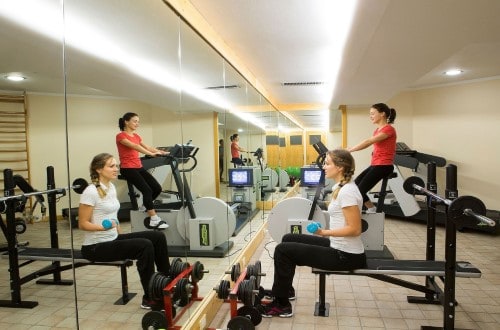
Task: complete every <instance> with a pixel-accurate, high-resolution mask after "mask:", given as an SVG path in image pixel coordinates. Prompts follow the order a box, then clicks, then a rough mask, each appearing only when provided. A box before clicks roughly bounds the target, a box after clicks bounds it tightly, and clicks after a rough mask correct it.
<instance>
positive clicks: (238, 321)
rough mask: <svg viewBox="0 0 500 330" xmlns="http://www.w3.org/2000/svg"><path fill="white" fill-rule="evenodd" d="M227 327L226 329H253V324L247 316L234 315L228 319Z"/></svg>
mask: <svg viewBox="0 0 500 330" xmlns="http://www.w3.org/2000/svg"><path fill="white" fill-rule="evenodd" d="M227 328H228V330H254V329H255V326H254V325H253V323H252V321H251V320H250V319H249V318H246V317H244V316H236V317H233V318H232V319H231V320H229V322H228V323H227Z"/></svg>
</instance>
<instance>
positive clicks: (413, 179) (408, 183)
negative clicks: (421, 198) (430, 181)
mask: <svg viewBox="0 0 500 330" xmlns="http://www.w3.org/2000/svg"><path fill="white" fill-rule="evenodd" d="M413 185H417V186H420V187H422V188H425V182H424V180H422V178H419V177H418V176H410V177H408V178H407V179H406V180H405V181H404V182H403V189H404V190H405V191H406V192H407V193H408V194H410V195H418V194H419V191H418V190H417V189H415V188H413Z"/></svg>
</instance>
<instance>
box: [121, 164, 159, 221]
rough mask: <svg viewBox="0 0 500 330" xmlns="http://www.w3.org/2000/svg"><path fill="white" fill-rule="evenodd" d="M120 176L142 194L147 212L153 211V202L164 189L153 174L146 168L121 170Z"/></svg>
mask: <svg viewBox="0 0 500 330" xmlns="http://www.w3.org/2000/svg"><path fill="white" fill-rule="evenodd" d="M120 174H121V175H122V176H123V177H124V178H125V179H126V180H127V181H128V182H130V183H132V184H133V185H134V186H135V187H136V188H137V189H139V191H140V192H141V193H142V203H143V204H144V207H145V208H146V210H148V211H149V210H153V209H154V208H155V207H154V203H153V201H154V200H155V199H156V197H158V196H159V195H160V193H161V191H162V188H161V185H160V184H159V183H158V181H156V179H155V178H154V177H153V176H152V175H151V173H149V172H148V171H146V170H145V169H144V168H121V169H120ZM139 206H140V205H139Z"/></svg>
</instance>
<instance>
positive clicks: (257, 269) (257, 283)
mask: <svg viewBox="0 0 500 330" xmlns="http://www.w3.org/2000/svg"><path fill="white" fill-rule="evenodd" d="M253 267H254V271H255V272H256V274H254V275H255V289H257V288H258V287H260V278H261V276H262V264H261V262H260V260H257V261H256V262H255V264H254V266H253Z"/></svg>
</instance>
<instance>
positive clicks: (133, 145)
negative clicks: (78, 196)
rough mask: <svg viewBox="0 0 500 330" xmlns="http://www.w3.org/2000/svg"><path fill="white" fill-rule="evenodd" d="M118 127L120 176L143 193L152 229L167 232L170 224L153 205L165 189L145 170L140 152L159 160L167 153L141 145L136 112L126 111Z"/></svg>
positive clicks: (117, 144) (117, 142) (142, 143)
mask: <svg viewBox="0 0 500 330" xmlns="http://www.w3.org/2000/svg"><path fill="white" fill-rule="evenodd" d="M118 126H119V127H120V131H121V132H120V133H118V134H117V135H116V146H117V148H118V155H119V157H120V174H121V175H122V176H123V177H124V178H125V179H126V180H127V181H128V182H130V183H132V184H133V185H134V186H135V187H136V188H137V189H138V190H139V191H140V192H141V193H142V202H143V204H144V207H145V208H146V213H147V214H148V216H149V217H150V222H149V225H150V227H153V228H159V229H166V228H168V224H167V223H166V222H165V221H163V220H162V219H161V218H160V217H159V216H158V215H157V214H156V210H155V208H154V203H153V201H154V200H155V199H156V197H158V195H160V193H161V191H162V187H161V185H160V184H159V183H158V181H156V179H155V178H154V177H153V176H152V175H151V173H149V172H148V171H146V170H145V169H144V168H143V167H142V162H141V159H140V158H139V153H143V154H145V155H147V156H151V157H156V156H164V155H167V154H168V152H166V151H162V150H159V149H156V148H154V147H150V146H148V145H147V144H145V143H144V142H142V138H141V137H140V136H139V134H137V133H135V131H136V130H137V128H138V127H139V115H137V114H136V113H133V112H127V113H126V114H125V115H123V117H122V118H120V119H119V120H118Z"/></svg>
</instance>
